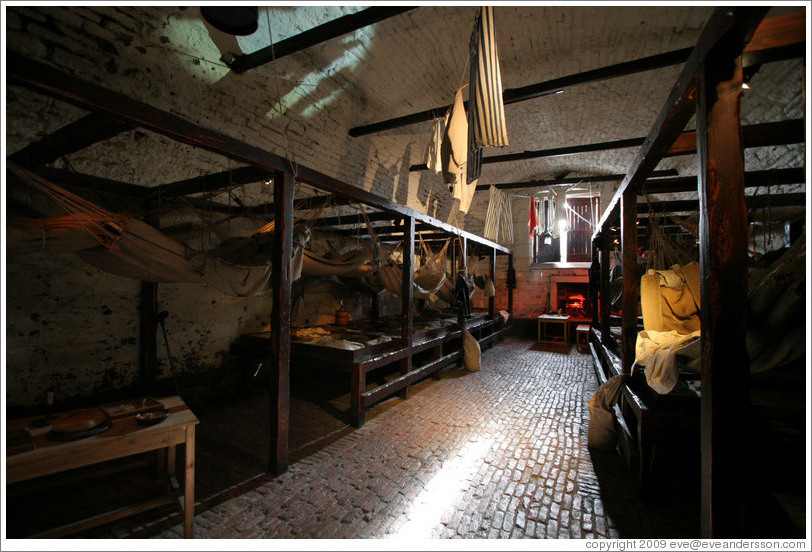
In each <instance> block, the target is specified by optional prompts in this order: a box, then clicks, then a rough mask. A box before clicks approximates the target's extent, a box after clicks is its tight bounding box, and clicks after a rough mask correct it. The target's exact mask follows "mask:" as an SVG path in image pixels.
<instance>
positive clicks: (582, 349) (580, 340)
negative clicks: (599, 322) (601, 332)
mask: <svg viewBox="0 0 812 552" xmlns="http://www.w3.org/2000/svg"><path fill="white" fill-rule="evenodd" d="M575 347H576V348H577V349H578V352H579V353H588V352H589V326H588V325H587V324H578V327H577V328H575Z"/></svg>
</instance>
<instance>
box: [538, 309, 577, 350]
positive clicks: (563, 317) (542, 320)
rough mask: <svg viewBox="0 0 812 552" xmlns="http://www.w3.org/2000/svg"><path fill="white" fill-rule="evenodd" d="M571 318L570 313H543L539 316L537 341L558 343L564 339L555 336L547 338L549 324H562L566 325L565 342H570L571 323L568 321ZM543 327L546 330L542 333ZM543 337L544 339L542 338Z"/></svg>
mask: <svg viewBox="0 0 812 552" xmlns="http://www.w3.org/2000/svg"><path fill="white" fill-rule="evenodd" d="M569 319H570V315H569V314H542V315H541V316H539V317H538V339H537V341H538V342H540V343H556V342H558V341H560V340H561V339H562V337H561V336H560V335H559V336H555V337H553V339H547V324H561V325H562V326H564V335H563V339H564V343H569V341H570V331H569V324H567V321H568V320H569ZM542 327H543V328H544V332H543V334H542ZM542 338H543V339H542Z"/></svg>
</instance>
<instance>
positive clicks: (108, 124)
mask: <svg viewBox="0 0 812 552" xmlns="http://www.w3.org/2000/svg"><path fill="white" fill-rule="evenodd" d="M133 128H135V127H133V125H131V124H129V123H125V122H123V121H121V120H119V119H115V118H113V117H110V116H109V115H104V114H102V113H90V114H89V115H85V116H84V117H82V118H81V119H79V120H77V121H74V122H72V123H70V124H68V125H65V126H63V127H62V128H60V129H58V130H56V131H55V132H52V133H51V134H49V135H48V136H45V137H43V138H41V139H39V140H37V141H36V142H32V143H31V144H29V145H27V146H26V147H24V148H23V149H21V150H19V151H17V152H16V153H14V154H12V155H11V156H10V159H11V160H12V161H14V162H16V163H18V164H20V165H22V166H23V167H28V168H34V167H37V166H39V165H47V164H48V163H53V162H54V161H56V160H57V159H59V158H60V157H62V156H63V155H68V154H71V153H75V152H77V151H80V150H83V149H85V148H87V147H89V146H92V145H93V144H96V143H97V142H102V141H104V140H108V139H110V138H113V137H114V136H118V135H119V134H121V133H122V132H127V131H128V130H132V129H133Z"/></svg>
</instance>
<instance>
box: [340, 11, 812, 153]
mask: <svg viewBox="0 0 812 552" xmlns="http://www.w3.org/2000/svg"><path fill="white" fill-rule="evenodd" d="M805 32H806V22H805V20H804V12H803V10H801V11H798V12H793V13H791V14H788V15H786V16H779V17H772V18H770V19H765V20H764V21H762V22H761V25H760V26H759V28H758V29H757V30H756V33H755V34H754V35H753V38H752V40H751V41H750V43H748V45H747V47H746V48H745V50H744V56H743V58H742V65H743V66H744V67H750V66H757V65H760V64H762V63H767V62H770V61H780V60H784V59H792V58H797V57H801V56H803V55H804V41H805ZM691 51H692V48H682V49H680V50H674V51H671V52H665V53H663V54H656V55H653V56H648V57H645V58H640V59H636V60H632V61H626V62H622V63H616V64H614V65H608V66H606V67H601V68H598V69H593V70H590V71H584V72H581V73H576V74H574V75H568V76H565V77H560V78H557V79H552V80H549V81H544V82H540V83H537V84H531V85H528V86H524V87H521V88H512V89H508V90H505V91H504V92H503V93H502V101H503V102H504V103H505V105H508V104H512V103H516V102H522V101H526V100H532V99H534V98H539V97H542V96H547V95H550V94H555V93H557V92H559V91H563V90H567V89H569V88H574V87H576V86H581V85H584V84H592V83H595V82H600V81H604V80H608V79H613V78H617V77H623V76H626V75H632V74H635V73H640V72H643V71H651V70H653V69H659V68H661V67H668V66H671V65H678V64H680V63H684V62H686V61H688V59H689V56H690V55H691ZM465 106H466V109H467V106H468V104H467V102H466V103H465ZM450 107H451V106H450V105H445V106H441V107H435V108H433V109H427V110H425V111H421V112H419V113H413V114H411V115H404V116H401V117H395V118H393V119H388V120H385V121H380V122H377V123H371V124H368V125H362V126H357V127H353V128H351V129H350V131H349V135H350V136H353V137H358V136H364V135H367V134H374V133H376V132H383V131H385V130H391V129H394V128H400V127H404V126H408V125H413V124H417V123H423V122H426V121H432V120H434V119H437V118H439V117H442V116H443V115H445V113H446V111H448V109H449V108H450Z"/></svg>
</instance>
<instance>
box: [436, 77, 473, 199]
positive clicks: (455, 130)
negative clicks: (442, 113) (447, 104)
mask: <svg viewBox="0 0 812 552" xmlns="http://www.w3.org/2000/svg"><path fill="white" fill-rule="evenodd" d="M440 154H441V157H442V162H443V163H442V165H443V179H444V180H445V183H446V184H451V185H453V184H454V183H455V182H457V180H458V179H459V177H460V174H462V173H463V168H464V167H465V166H466V164H467V163H468V118H467V117H466V115H465V105H464V103H463V100H462V88H460V89H459V90H457V93H456V95H455V96H454V105H453V107H452V108H451V115H450V117H449V119H448V125H446V128H445V135H444V136H443V142H442V147H441V150H440Z"/></svg>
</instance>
